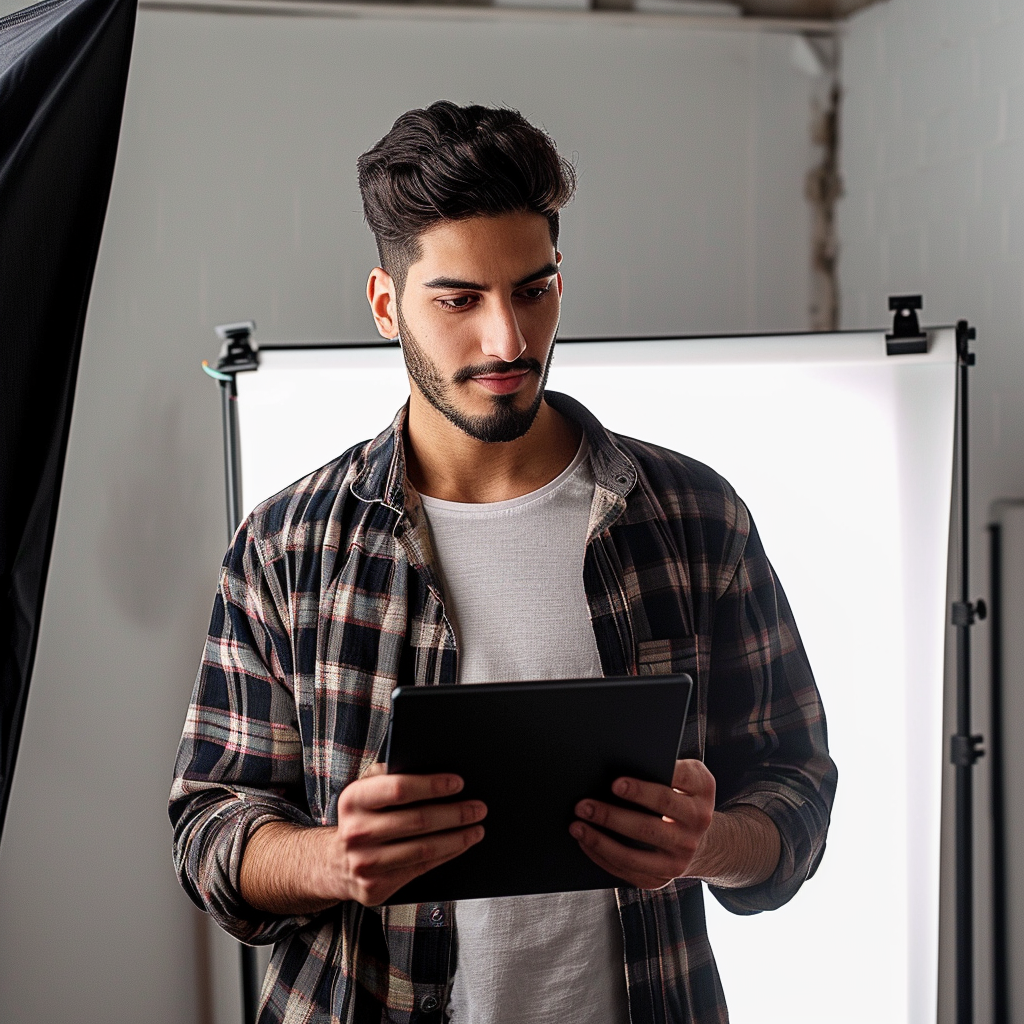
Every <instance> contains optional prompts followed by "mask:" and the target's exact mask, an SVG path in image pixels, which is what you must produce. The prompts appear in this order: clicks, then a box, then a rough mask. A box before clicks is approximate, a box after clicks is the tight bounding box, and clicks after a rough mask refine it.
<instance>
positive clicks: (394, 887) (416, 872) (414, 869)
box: [363, 837, 482, 906]
mask: <svg viewBox="0 0 1024 1024" xmlns="http://www.w3.org/2000/svg"><path fill="white" fill-rule="evenodd" d="M481 838H482V837H481ZM479 841H480V840H479V839H477V840H476V842H479ZM469 845H470V846H472V845H473V843H470V844H469ZM468 848H469V847H468V846H467V847H463V848H462V849H456V850H455V851H454V852H451V851H450V850H447V851H445V853H444V854H443V855H442V856H440V857H437V858H435V859H434V860H427V861H422V862H420V863H416V864H412V865H408V866H405V867H400V868H397V869H394V870H391V871H385V872H384V873H382V874H379V875H375V876H372V877H370V878H367V879H366V880H365V881H364V883H363V884H364V886H365V888H366V892H367V895H369V896H370V898H369V899H368V900H366V901H364V902H366V904H367V906H369V905H372V904H379V903H383V902H384V901H385V900H386V899H388V898H389V897H390V896H393V895H394V894H395V893H396V892H398V890H399V889H401V888H402V886H403V885H407V884H408V883H409V882H411V881H412V880H413V879H414V878H419V876H420V875H425V874H426V873H427V872H428V871H432V870H433V869H434V868H436V867H439V866H440V865H441V864H444V863H446V862H447V861H450V860H453V859H454V858H455V857H458V856H459V855H460V854H461V853H464V852H465V851H466V850H467V849H468Z"/></svg>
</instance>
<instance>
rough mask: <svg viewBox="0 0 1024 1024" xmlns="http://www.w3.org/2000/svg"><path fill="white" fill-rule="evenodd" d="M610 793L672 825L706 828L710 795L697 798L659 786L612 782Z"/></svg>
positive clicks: (634, 781) (632, 781)
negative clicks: (669, 820)
mask: <svg viewBox="0 0 1024 1024" xmlns="http://www.w3.org/2000/svg"><path fill="white" fill-rule="evenodd" d="M612 792H613V793H614V794H615V795H616V796H618V797H621V798H622V799H623V800H628V801H629V802H630V803H634V804H639V805H640V806H641V807H646V808H647V809H648V810H650V811H654V812H655V813H656V814H660V815H662V816H664V817H666V818H671V819H672V820H673V821H683V822H688V821H691V820H692V821H693V822H695V823H696V822H702V823H703V827H704V828H707V826H708V823H709V822H710V820H711V817H710V816H711V812H712V811H713V810H714V793H713V792H712V793H711V794H710V795H708V794H707V793H706V792H705V793H704V794H701V795H699V796H698V795H694V794H692V793H685V792H677V791H676V790H675V789H673V788H672V787H671V786H663V785H661V783H659V782H643V781H641V780H640V779H629V778H622V779H616V780H615V782H614V784H613V785H612ZM705 819H706V820H705Z"/></svg>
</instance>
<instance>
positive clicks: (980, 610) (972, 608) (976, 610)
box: [950, 600, 988, 626]
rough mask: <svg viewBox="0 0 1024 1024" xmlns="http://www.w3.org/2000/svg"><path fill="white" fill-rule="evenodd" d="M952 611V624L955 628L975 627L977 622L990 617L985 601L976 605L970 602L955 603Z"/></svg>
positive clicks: (980, 601)
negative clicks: (987, 616)
mask: <svg viewBox="0 0 1024 1024" xmlns="http://www.w3.org/2000/svg"><path fill="white" fill-rule="evenodd" d="M951 610H952V615H951V617H950V622H951V623H952V624H953V625H954V626H973V625H974V623H975V622H976V621H978V620H981V619H984V618H985V616H986V615H988V605H986V604H985V602H984V601H983V600H979V601H977V602H975V603H974V604H971V603H970V602H968V601H954V602H953V605H952V609H951Z"/></svg>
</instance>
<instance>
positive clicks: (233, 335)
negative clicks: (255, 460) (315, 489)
mask: <svg viewBox="0 0 1024 1024" xmlns="http://www.w3.org/2000/svg"><path fill="white" fill-rule="evenodd" d="M215 330H216V331H217V336H218V337H219V338H220V339H221V341H223V342H224V344H223V346H222V347H221V350H220V357H219V358H218V359H217V369H216V370H213V369H211V368H210V367H209V366H208V365H207V364H206V363H205V362H204V363H203V369H204V370H205V371H206V373H208V374H209V375H210V376H211V377H213V378H214V379H215V380H216V381H217V382H218V383H219V384H220V400H221V419H222V423H223V428H224V485H225V496H226V498H227V517H228V519H227V522H228V543H229V544H230V543H231V541H232V539H233V538H234V536H235V530H237V529H238V524H239V523H240V522H241V521H242V460H241V452H240V448H239V439H238V387H237V386H236V383H235V377H236V374H239V373H242V372H243V371H245V370H256V369H258V368H259V365H260V358H259V351H258V349H257V347H256V345H255V344H254V342H253V340H252V335H253V331H255V330H256V324H255V323H253V321H251V320H246V321H244V322H243V323H237V324H223V325H222V326H220V327H217V328H215ZM239 949H240V950H241V960H242V1018H243V1021H244V1022H245V1024H256V1010H257V1008H258V1006H259V1001H260V977H259V967H258V964H257V961H256V950H255V948H254V947H253V946H247V945H246V944H245V943H240V944H239Z"/></svg>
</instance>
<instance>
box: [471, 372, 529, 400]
mask: <svg viewBox="0 0 1024 1024" xmlns="http://www.w3.org/2000/svg"><path fill="white" fill-rule="evenodd" d="M529 373H530V371H529V370H520V371H518V372H517V373H489V374H486V375H483V376H480V377H473V378H472V379H473V380H475V381H476V382H477V384H479V385H480V386H481V387H483V388H486V389H487V390H488V391H490V392H491V394H494V395H510V394H512V392H513V391H517V390H518V389H519V387H520V386H521V385H522V383H523V381H524V380H526V378H527V377H528V376H529Z"/></svg>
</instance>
